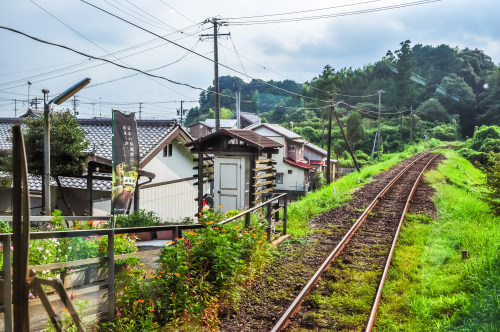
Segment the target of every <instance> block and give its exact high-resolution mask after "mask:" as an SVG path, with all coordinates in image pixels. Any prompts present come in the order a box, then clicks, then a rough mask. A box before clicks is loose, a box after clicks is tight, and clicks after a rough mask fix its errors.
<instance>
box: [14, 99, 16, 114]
mask: <svg viewBox="0 0 500 332" xmlns="http://www.w3.org/2000/svg"><path fill="white" fill-rule="evenodd" d="M14 117H16V118H17V99H14Z"/></svg>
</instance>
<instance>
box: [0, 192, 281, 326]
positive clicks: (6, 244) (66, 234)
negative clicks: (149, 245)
mask: <svg viewBox="0 0 500 332" xmlns="http://www.w3.org/2000/svg"><path fill="white" fill-rule="evenodd" d="M286 195H287V194H286V193H285V194H280V195H278V196H275V197H272V198H270V199H269V200H267V201H266V202H263V203H260V204H258V205H256V206H254V207H252V208H250V209H248V210H245V211H243V212H241V213H239V214H237V215H235V216H233V217H231V218H228V219H226V220H224V221H221V222H219V223H218V225H224V224H227V223H229V222H232V221H235V220H237V219H239V218H241V217H245V227H248V226H249V225H250V213H251V212H253V211H255V210H258V209H260V208H262V207H264V206H268V210H267V215H266V219H267V221H268V226H267V237H268V240H270V229H271V223H272V219H271V212H272V213H274V214H275V218H276V219H278V216H279V211H280V210H282V209H283V210H284V213H283V234H286V220H287V200H286ZM282 197H284V198H285V199H284V205H283V207H279V208H278V209H276V210H273V209H272V203H274V202H276V201H279V199H280V198H282ZM110 218H111V217H110V216H104V217H103V216H64V220H66V221H72V220H78V221H81V220H85V221H87V220H109V219H110ZM0 219H2V220H4V221H12V217H11V216H0ZM31 220H32V221H35V222H49V221H51V220H52V217H49V216H33V217H32V218H31ZM204 227H205V226H204V225H203V224H201V223H193V224H175V225H160V226H145V227H126V228H98V229H85V230H64V231H41V232H32V233H31V234H30V238H31V239H32V240H42V239H53V238H73V237H86V236H95V235H104V236H108V250H107V256H104V257H94V258H86V259H80V260H74V261H67V262H59V263H50V264H43V265H35V266H31V267H30V268H31V269H33V270H35V271H41V270H53V269H59V268H65V267H66V268H67V267H73V266H78V265H90V264H98V263H104V262H106V263H107V267H108V280H107V282H106V285H107V289H108V311H109V312H110V313H112V312H113V310H114V302H115V293H114V284H113V282H114V262H115V261H116V260H117V259H124V258H129V257H141V256H144V255H150V254H152V253H160V251H161V249H154V250H148V251H144V252H135V253H127V254H117V255H115V254H114V235H115V234H126V233H139V232H153V231H162V230H172V231H173V238H174V239H175V238H182V231H183V230H188V229H200V228H204ZM11 237H12V233H0V242H1V243H2V251H3V258H4V260H3V271H2V272H0V275H3V277H4V284H3V286H4V303H5V305H7V303H9V302H11V299H10V294H11V292H10V290H11V287H10V286H11V278H12V275H11V271H12V270H11V260H10V254H11V247H10V245H11ZM5 305H4V306H5ZM6 320H9V318H7V319H6Z"/></svg>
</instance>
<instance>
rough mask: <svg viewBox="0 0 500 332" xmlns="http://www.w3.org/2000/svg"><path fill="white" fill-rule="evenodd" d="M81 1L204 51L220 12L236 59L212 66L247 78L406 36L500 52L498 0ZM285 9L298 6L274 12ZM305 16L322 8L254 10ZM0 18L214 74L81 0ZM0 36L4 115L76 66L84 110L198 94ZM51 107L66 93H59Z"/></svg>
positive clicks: (160, 114)
mask: <svg viewBox="0 0 500 332" xmlns="http://www.w3.org/2000/svg"><path fill="white" fill-rule="evenodd" d="M86 1H88V2H89V3H92V4H94V5H96V6H98V7H101V8H102V9H105V10H107V11H109V12H110V13H112V14H115V15H117V16H119V17H121V18H123V19H126V20H128V21H131V22H133V23H135V24H136V25H138V26H140V27H142V28H144V29H147V30H149V31H151V32H154V33H155V34H157V35H161V36H164V37H165V38H166V39H168V40H170V41H173V42H175V43H177V44H179V45H182V46H183V47H185V48H186V49H188V50H193V51H194V52H196V53H198V54H199V55H203V56H205V57H208V58H209V59H212V58H213V40H211V39H207V38H204V39H202V40H200V35H201V34H212V33H213V26H212V25H211V23H207V24H203V23H202V22H203V21H205V20H206V19H207V18H212V17H218V18H221V19H222V20H224V21H227V22H228V23H229V25H228V26H223V27H221V28H220V29H219V33H220V34H226V33H231V38H228V37H220V38H219V62H220V63H221V64H224V65H227V66H228V67H230V68H231V69H234V70H235V71H233V70H231V69H227V68H224V67H222V66H220V67H219V74H220V76H223V75H234V76H240V77H241V78H242V79H243V80H245V81H246V82H249V81H250V80H251V78H261V79H265V80H269V79H273V80H283V79H292V80H295V81H297V82H301V83H302V82H305V81H307V80H311V79H312V78H313V77H314V76H317V75H318V74H319V73H321V70H322V68H323V67H324V66H325V65H326V64H330V65H331V66H333V67H334V68H335V69H337V70H338V69H341V68H343V67H352V68H359V67H363V66H364V65H367V64H370V63H374V62H376V61H378V60H380V59H381V58H382V57H383V56H384V55H385V53H386V52H387V50H396V49H398V48H399V43H400V42H402V41H404V40H407V39H409V40H411V42H412V45H415V44H417V43H420V44H424V45H433V46H437V45H439V44H448V45H450V46H452V47H455V46H458V47H459V48H464V47H469V48H472V49H475V48H478V49H481V50H483V51H484V52H485V53H486V54H487V55H489V56H491V57H492V59H493V61H494V62H495V63H497V64H498V63H500V28H499V26H498V23H497V21H498V13H500V1H498V0H475V1H470V0H442V1H429V0H421V1H418V0H404V1H403V0H402V1H390V0H378V1H377V0H372V1H370V0H357V1H345V0H337V1H303V0H301V1H297V0H287V1H284V0H281V1H280V0H273V1H269V0H268V1H263V0H252V1H248V0H245V1H242V0H217V1H198V0H196V1H190V0H174V1H172V0H141V1H134V0H86ZM412 4H413V5H412ZM402 5H404V6H402ZM328 7H329V9H324V8H328ZM395 7H400V8H395ZM383 8H385V9H386V10H381V9H383ZM391 8H392V9H391ZM319 9H323V10H319ZM289 12H300V13H296V14H289V15H275V14H283V13H289ZM271 15H273V16H271ZM311 16H315V17H318V16H323V17H324V16H327V17H326V18H321V19H309V20H303V19H300V20H295V21H293V22H283V21H281V22H279V23H272V24H271V23H268V24H256V23H260V22H255V21H262V20H268V21H269V20H283V19H290V18H307V17H311ZM245 17H247V18H245ZM242 23H244V24H243V25H242ZM0 25H1V26H5V27H8V28H12V29H16V30H19V31H21V32H23V33H26V34H28V35H31V36H34V37H37V38H40V39H43V40H46V41H48V42H52V43H57V44H62V45H64V46H67V47H70V48H73V49H75V50H77V51H80V52H83V53H86V54H89V55H92V56H96V57H105V58H106V59H108V60H110V61H113V62H116V63H118V64H121V65H123V66H128V67H134V68H137V69H140V70H142V71H148V72H150V73H151V74H155V75H158V76H162V77H164V78H166V79H169V80H172V81H176V82H179V83H185V84H188V85H191V86H193V87H196V88H203V89H206V88H207V87H208V86H210V85H212V82H213V75H214V66H213V63H212V62H210V61H208V60H207V59H204V58H203V57H201V56H199V55H195V54H193V53H190V52H189V51H187V50H186V49H182V48H181V47H179V46H175V45H173V44H172V43H169V42H167V41H165V40H163V39H159V38H157V37H156V36H155V35H153V34H151V33H148V32H146V31H143V30H141V29H139V28H137V27H134V26H132V25H130V24H128V23H125V22H123V21H120V20H119V19H117V18H115V17H113V16H111V15H110V14H106V13H103V12H102V11H100V10H98V9H96V8H93V7H91V6H90V5H88V4H85V3H84V2H82V1H81V0H32V1H30V0H2V1H0ZM0 45H1V48H0V49H1V52H0V116H1V117H13V116H14V109H15V105H17V115H18V116H19V115H20V114H22V113H24V112H25V111H26V109H27V99H28V90H29V94H30V95H29V97H30V99H31V98H35V97H38V98H42V93H41V90H42V89H49V90H50V91H51V94H50V95H51V97H53V96H54V95H56V94H58V93H60V92H62V91H63V90H65V89H66V88H68V87H70V86H71V85H73V84H74V83H76V82H78V81H80V80H81V79H83V78H85V77H90V78H91V79H92V82H91V84H90V85H89V86H88V87H87V88H85V89H84V90H82V91H80V92H79V93H78V99H79V106H78V107H77V110H78V111H79V113H80V114H79V117H81V118H89V117H93V116H99V115H102V116H110V113H111V109H112V108H114V109H120V110H123V111H126V112H134V111H139V107H140V105H139V103H140V102H141V103H142V106H141V107H142V111H143V113H142V117H143V118H153V117H154V118H172V117H173V116H174V114H175V110H176V109H177V108H179V107H180V100H184V101H187V103H185V104H184V105H185V106H184V107H191V106H195V105H197V103H196V102H190V103H189V101H197V100H198V96H199V93H200V90H197V89H193V88H189V87H186V86H183V85H178V84H173V83H171V82H168V81H167V80H164V79H158V78H150V77H147V76H145V75H143V74H138V75H136V72H134V71H132V70H128V69H123V68H119V67H117V66H114V65H112V64H109V63H108V64H106V63H104V62H102V61H98V60H91V59H89V58H87V57H85V56H82V55H78V54H75V53H73V52H71V51H68V50H64V49H61V48H58V47H54V46H50V45H47V44H43V43H40V42H37V41H34V40H31V39H29V38H27V37H25V36H22V35H19V34H16V33H13V32H10V31H6V30H4V29H0ZM157 68H159V69H157ZM153 69H156V70H153ZM236 71H238V72H240V73H238V72H236ZM244 73H246V75H247V76H245V75H243V74H244ZM28 82H31V83H32V84H31V85H30V86H29V85H28ZM29 87H30V88H29ZM14 100H17V102H16V104H15V102H14ZM38 107H39V108H41V104H39V106H38ZM58 107H64V108H72V107H73V105H72V103H71V102H69V101H68V102H66V103H64V104H62V105H61V106H58Z"/></svg>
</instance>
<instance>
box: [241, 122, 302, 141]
mask: <svg viewBox="0 0 500 332" xmlns="http://www.w3.org/2000/svg"><path fill="white" fill-rule="evenodd" d="M260 127H266V128H268V129H270V130H272V131H274V132H275V133H277V134H279V135H281V136H284V137H286V138H288V139H292V140H295V139H297V138H301V137H300V135H299V134H296V133H294V132H293V131H291V130H288V129H286V128H284V127H282V126H280V125H279V124H275V123H260V124H256V125H253V126H250V127H247V129H251V130H255V129H257V128H260Z"/></svg>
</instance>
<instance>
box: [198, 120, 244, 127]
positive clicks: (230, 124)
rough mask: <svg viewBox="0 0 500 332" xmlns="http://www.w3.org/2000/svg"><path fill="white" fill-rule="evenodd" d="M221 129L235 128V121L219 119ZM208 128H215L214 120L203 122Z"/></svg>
mask: <svg viewBox="0 0 500 332" xmlns="http://www.w3.org/2000/svg"><path fill="white" fill-rule="evenodd" d="M219 121H220V127H221V128H235V127H236V119H220V120H219ZM204 123H205V124H206V125H207V126H208V127H210V128H215V119H206V120H205V122H204Z"/></svg>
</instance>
